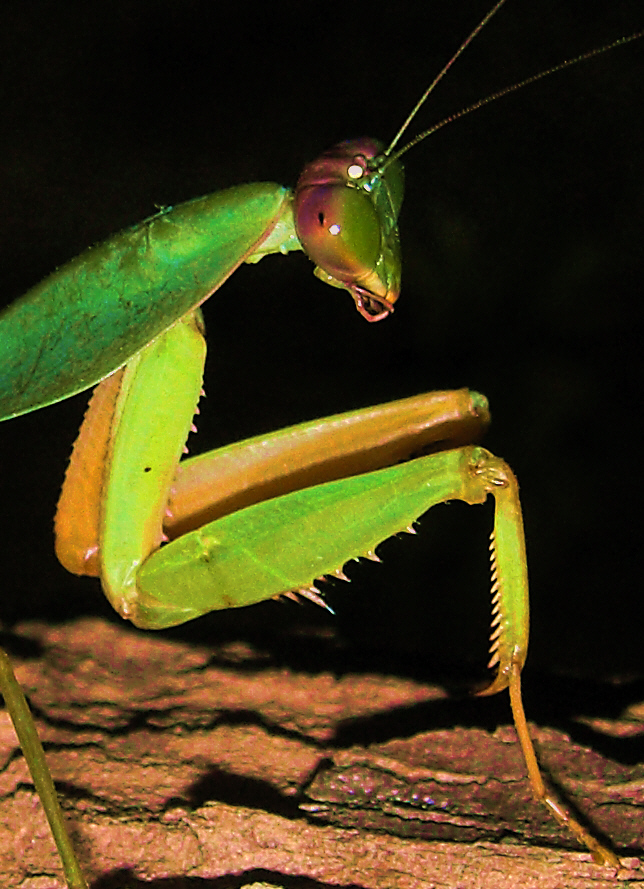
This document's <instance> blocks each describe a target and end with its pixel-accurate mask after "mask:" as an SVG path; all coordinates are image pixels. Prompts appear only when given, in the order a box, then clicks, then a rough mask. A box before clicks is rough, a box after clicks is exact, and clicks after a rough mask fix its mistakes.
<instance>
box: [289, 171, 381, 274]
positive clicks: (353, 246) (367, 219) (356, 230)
mask: <svg viewBox="0 0 644 889" xmlns="http://www.w3.org/2000/svg"><path fill="white" fill-rule="evenodd" d="M295 227H296V229H297V234H298V237H299V239H300V241H301V243H302V246H303V247H304V250H305V252H306V253H307V254H308V256H309V257H310V259H312V260H313V262H314V263H315V264H316V265H317V266H319V267H320V268H321V269H323V270H324V271H325V272H327V274H329V275H332V276H333V277H334V278H337V279H338V280H340V281H343V282H345V283H348V284H351V283H354V282H355V281H356V280H357V279H359V278H361V277H363V276H364V275H365V273H368V272H371V271H373V270H374V269H375V267H376V263H377V261H378V258H379V256H380V250H381V232H380V222H379V219H378V215H377V213H376V210H375V208H374V206H373V202H372V200H371V198H370V197H369V196H368V195H367V194H366V193H365V192H363V191H360V190H359V189H357V188H351V187H348V186H346V185H337V184H333V185H311V186H307V187H304V188H302V189H301V190H300V191H299V192H298V194H297V196H296V198H295Z"/></svg>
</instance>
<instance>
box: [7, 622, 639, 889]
mask: <svg viewBox="0 0 644 889" xmlns="http://www.w3.org/2000/svg"><path fill="white" fill-rule="evenodd" d="M11 638H12V639H13V641H14V645H13V648H14V649H16V648H19V647H20V646H19V645H16V643H19V642H20V640H22V645H23V649H22V650H23V655H26V656H23V657H18V656H16V653H15V650H14V651H13V652H12V654H13V659H14V663H15V666H16V673H17V676H18V679H19V681H20V682H21V683H22V684H23V687H24V688H25V691H26V692H27V694H28V695H29V697H30V700H31V703H32V707H33V709H34V710H35V712H36V715H37V717H38V726H39V731H40V733H41V737H42V739H43V741H44V742H45V745H46V748H47V751H48V758H49V762H50V765H51V768H52V772H53V775H54V778H55V780H56V782H57V784H58V786H59V787H60V790H61V793H62V797H63V804H64V807H65V811H66V813H67V816H68V820H69V824H70V827H71V829H72V830H73V833H74V836H75V839H76V844H77V848H78V850H79V856H80V858H81V861H82V863H83V866H84V868H85V871H86V873H87V875H88V877H89V878H90V881H91V885H92V886H93V887H94V889H116V887H124V886H130V887H137V886H143V885H145V886H150V885H151V886H153V887H154V886H156V887H164V889H179V887H188V886H190V887H195V886H204V887H205V886H209V887H217V889H223V887H229V886H230V887H237V886H242V885H246V884H247V883H251V882H252V881H253V880H260V879H261V880H265V881H266V882H268V883H272V884H274V885H280V886H285V887H304V886H325V885H333V886H361V887H374V889H375V887H383V889H384V887H388V889H391V887H394V889H398V887H401V889H403V887H417V886H426V887H448V886H449V887H451V889H454V887H463V889H466V887H467V889H469V887H478V886H485V887H492V889H494V887H511V886H512V887H515V886H517V885H521V886H525V887H532V886H536V884H537V881H539V883H540V885H541V886H545V887H553V889H554V887H564V886H565V887H570V889H578V887H579V889H581V887H608V886H614V885H615V882H616V880H617V881H620V882H624V883H625V884H626V885H634V884H635V883H639V882H644V869H643V868H642V867H641V865H640V862H639V859H638V856H639V855H640V854H641V853H642V850H643V849H644V765H643V764H642V759H644V757H643V756H642V750H643V748H644V704H643V703H642V698H643V697H644V695H643V694H642V691H643V688H642V683H641V682H640V683H637V682H633V683H631V684H630V685H623V686H621V687H620V688H618V689H615V690H613V691H612V692H611V693H608V692H605V694H604V697H603V698H602V695H601V693H600V691H598V690H597V689H594V690H590V691H589V690H588V689H586V690H584V689H583V688H582V689H581V690H580V687H575V688H569V695H570V698H571V700H570V701H569V702H568V705H567V709H568V710H569V711H570V713H572V717H574V718H572V717H571V718H570V722H569V724H567V725H566V729H567V731H564V730H563V729H562V727H561V726H560V725H556V726H555V725H553V724H547V725H541V726H540V725H536V726H535V725H533V736H534V738H535V741H536V743H537V746H538V752H539V755H540V758H541V762H542V764H543V765H544V766H545V767H546V768H547V769H548V771H549V774H550V776H551V778H552V779H553V780H556V781H557V783H558V784H559V786H560V788H561V789H562V790H563V791H564V793H565V795H566V798H567V799H568V800H569V801H571V802H573V804H574V805H575V806H576V807H577V809H578V811H580V812H581V813H582V815H583V816H584V817H585V818H586V819H587V820H588V821H590V823H592V824H593V825H594V826H595V827H596V828H597V829H598V830H599V832H600V833H603V834H604V835H605V836H608V837H610V838H611V840H612V841H613V842H614V844H615V846H616V848H617V849H618V851H619V852H620V854H621V856H622V864H623V867H622V870H621V871H620V872H619V873H618V874H615V873H614V872H613V871H612V870H611V869H607V868H601V867H598V866H596V865H594V864H593V863H592V861H591V860H590V856H589V855H588V854H587V853H586V852H584V851H581V850H579V849H577V848H576V847H575V844H574V841H573V840H571V839H570V838H569V837H568V836H566V835H565V834H564V833H563V831H562V830H561V829H560V828H558V826H557V825H556V824H555V823H554V821H552V820H551V819H549V817H548V815H547V813H546V812H545V810H542V807H541V806H539V805H538V804H537V803H535V802H534V801H533V800H532V798H531V793H530V788H529V785H528V782H527V779H526V778H525V776H524V767H523V761H522V759H521V756H520V752H519V749H518V745H517V744H516V742H515V737H514V732H513V730H512V728H511V727H510V725H509V724H508V719H509V715H508V708H507V702H506V701H505V700H501V697H502V696H499V701H496V702H495V701H491V702H487V701H486V702H483V701H481V700H471V699H470V700H466V701H455V700H453V699H451V698H449V697H448V696H447V694H446V692H445V691H444V690H443V689H441V688H439V687H436V686H432V685H428V684H424V683H422V682H419V681H417V680H414V679H410V678H408V677H406V676H402V675H379V674H376V673H373V672H366V671H356V672H351V671H347V672H344V671H338V669H337V664H336V667H335V672H333V673H332V672H328V671H327V672H325V671H324V667H323V663H322V660H321V663H320V670H319V671H317V672H316V671H313V670H312V669H310V667H309V668H307V669H306V670H296V669H294V668H292V667H285V666H283V665H280V664H279V663H276V662H275V659H274V658H272V657H271V655H270V654H267V653H266V652H265V651H261V650H259V649H257V648H255V647H253V646H251V645H250V644H249V643H247V642H238V643H233V642H228V643H227V644H224V645H219V646H214V647H213V646H208V645H204V644H192V643H189V642H186V641H181V640H175V639H173V638H168V637H167V636H159V635H155V634H152V633H149V634H144V633H140V632H138V631H136V630H133V629H131V628H129V627H127V626H125V625H122V626H121V625H115V624H109V623H107V622H104V621H102V620H99V619H84V620H79V621H77V622H74V623H72V624H69V625H63V626H59V627H51V626H46V625H44V624H29V625H23V626H21V627H18V628H16V631H15V634H14V635H13V636H12V637H11ZM314 647H315V645H314V643H311V648H314ZM10 648H11V646H10ZM551 691H552V690H550V692H551ZM575 700H576V701H577V706H574V704H573V702H574V701H575ZM593 701H594V702H595V705H594V706H588V705H589V702H590V704H592V702H593ZM489 708H492V709H491V710H490V709H489ZM585 711H586V712H585ZM538 712H539V710H538V707H537V714H538ZM589 713H590V715H589ZM528 716H529V718H530V717H531V716H533V717H534V716H535V713H534V712H533V713H531V712H530V702H529V703H528ZM539 721H541V720H539ZM497 722H498V723H499V724H498V725H497ZM495 726H496V727H495ZM0 755H1V757H2V765H3V768H2V772H1V773H0V885H3V886H20V887H28V889H49V887H52V889H53V887H60V886H62V885H64V884H63V883H62V879H61V876H60V866H59V863H58V860H57V856H56V853H55V850H54V847H53V842H52V840H51V839H50V836H49V832H48V829H47V826H46V823H45V819H44V815H43V813H42V811H41V809H40V806H39V803H38V800H37V798H36V797H35V795H34V792H33V788H32V786H31V782H30V779H29V775H28V772H27V769H26V765H25V762H24V760H23V758H22V755H21V754H20V753H19V751H18V749H17V746H16V741H15V736H14V733H13V729H12V727H11V724H10V722H9V718H8V715H7V714H6V713H3V714H2V720H1V722H0Z"/></svg>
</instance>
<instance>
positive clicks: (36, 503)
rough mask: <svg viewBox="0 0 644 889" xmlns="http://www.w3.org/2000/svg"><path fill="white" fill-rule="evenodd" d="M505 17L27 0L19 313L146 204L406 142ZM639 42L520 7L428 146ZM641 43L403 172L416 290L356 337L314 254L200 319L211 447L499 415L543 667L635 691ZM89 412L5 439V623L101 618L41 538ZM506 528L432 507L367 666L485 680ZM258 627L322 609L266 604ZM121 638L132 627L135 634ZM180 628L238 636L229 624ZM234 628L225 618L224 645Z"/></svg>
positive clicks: (16, 10)
mask: <svg viewBox="0 0 644 889" xmlns="http://www.w3.org/2000/svg"><path fill="white" fill-rule="evenodd" d="M487 8H488V3H487V2H478V0H467V2H454V0H435V2H426V3H423V4H419V3H418V2H413V3H411V2H406V0H403V2H398V3H396V4H394V6H393V7H392V8H391V9H389V11H388V12H387V14H386V15H382V16H381V17H378V16H376V14H375V11H374V10H373V9H372V12H373V18H369V9H370V7H369V5H367V4H354V5H348V6H346V7H345V8H342V7H340V6H339V5H338V4H319V5H316V6H313V5H312V4H311V5H308V4H290V3H279V2H278V3H273V4H267V5H266V6H265V7H264V9H263V10H260V11H257V10H256V9H254V10H253V11H252V12H251V5H250V4H243V3H238V4H226V5H224V4H221V3H209V2H204V0H202V2H196V0H186V2H183V3H181V4H176V3H172V2H149V0H147V2H146V0H136V2H134V0H130V2H127V0H115V2H111V3H109V4H108V3H103V2H97V3H93V4H91V5H90V4H82V3H67V4H58V3H53V2H52V3H49V2H33V3H29V4H9V5H8V7H5V8H4V11H3V28H2V33H1V35H0V109H1V110H0V115H1V119H2V129H3V131H4V135H3V139H2V152H1V154H0V194H1V196H2V197H1V201H2V214H1V219H0V225H1V226H2V228H1V233H0V251H1V257H0V276H1V286H0V300H2V302H3V303H9V302H10V301H11V300H12V299H13V298H15V297H17V296H18V295H20V294H21V293H22V292H24V291H25V290H27V289H28V288H29V287H30V286H31V285H32V284H34V283H36V282H37V281H38V280H40V279H41V278H42V277H43V276H44V275H45V274H46V273H47V272H49V271H51V270H52V269H53V268H54V267H55V266H56V265H57V264H60V263H61V262H63V261H65V260H66V259H68V258H70V257H71V256H73V255H75V254H76V253H78V252H80V251H81V250H82V249H83V248H84V247H86V246H88V245H89V244H91V243H93V242H96V241H99V240H101V239H103V238H105V237H107V236H108V235H109V234H111V233H112V232H114V231H117V230H119V229H120V228H122V227H125V226H127V225H130V224H132V223H134V222H136V221H138V220H139V219H142V218H144V217H146V216H148V215H150V214H151V213H153V212H154V211H155V208H156V207H157V206H158V205H168V204H176V203H179V202H180V201H182V200H186V199H189V198H191V197H194V196H196V195H199V194H203V193H207V192H210V191H215V190H217V189H220V188H223V187H226V186H229V185H233V184H236V183H239V182H246V181H258V180H274V181H277V182H281V183H283V184H286V185H292V184H294V182H295V180H296V179H297V176H298V173H299V170H300V168H301V167H302V165H303V164H304V163H305V162H306V161H308V160H311V159H313V158H314V157H315V156H316V154H317V153H319V152H320V151H321V150H323V149H324V148H326V147H328V146H329V145H331V144H333V143H334V142H336V141H338V140H340V139H343V138H348V137H353V136H359V135H365V134H366V135H373V136H378V137H380V138H383V139H385V140H386V139H387V138H390V137H391V135H393V133H394V132H395V131H396V129H397V127H398V126H399V125H400V123H401V121H402V119H403V118H404V116H405V115H406V114H407V112H408V110H409V109H410V107H411V106H412V105H413V103H414V102H415V100H416V98H417V96H418V95H419V93H420V92H422V90H423V89H424V88H425V86H426V84H427V83H428V82H429V80H431V78H432V77H433V76H434V74H435V73H436V72H437V71H438V70H439V68H440V67H441V66H442V65H443V63H444V61H445V60H446V58H447V57H448V56H449V55H450V54H451V52H453V50H454V49H455V48H456V47H457V46H458V44H459V43H460V42H461V40H462V39H463V38H464V37H465V35H466V34H467V33H468V31H469V30H470V29H471V28H472V27H473V26H474V24H475V23H476V22H477V20H478V19H479V18H481V17H482V15H483V14H484V13H485V12H486V11H487ZM642 27H644V14H643V13H642V7H641V2H640V0H621V2H620V0H606V2H602V3H600V2H596V3H588V2H585V0H583V2H582V0H579V2H573V0H542V2H540V3H538V4H534V3H531V2H526V0H511V2H508V4H507V6H506V7H505V8H504V9H503V10H502V11H501V12H500V13H499V14H498V15H497V17H496V18H495V19H494V20H493V22H492V23H491V24H490V25H489V26H488V27H487V29H486V30H485V31H484V33H483V34H482V35H481V36H480V37H479V38H478V39H477V41H475V43H474V45H473V46H472V47H471V48H470V50H469V51H468V52H467V53H466V55H465V56H464V57H463V58H462V59H461V60H460V61H459V62H458V64H457V65H456V66H455V68H454V69H453V71H452V72H451V73H450V74H449V76H448V78H447V79H446V80H445V81H444V83H442V84H441V86H440V87H439V88H438V90H437V91H436V94H435V98H433V99H432V100H431V103H430V104H429V105H428V106H427V107H426V108H425V109H424V110H423V112H422V115H421V118H420V120H419V122H418V124H415V125H414V127H415V131H417V130H418V129H420V128H422V127H424V126H428V125H429V124H431V123H432V122H434V121H435V120H438V119H440V118H441V117H443V116H445V115H447V114H449V113H451V112H454V111H456V110H458V109H459V108H461V107H462V106H463V105H465V104H467V103H469V102H471V101H474V100H476V99H478V98H480V97H481V96H483V95H485V94H487V93H489V92H491V91H494V90H495V89H498V88H499V87H502V86H504V85H506V84H507V83H511V82H513V81H515V80H518V79H521V78H522V77H525V76H527V75H530V74H532V73H534V72H536V71H538V70H540V69H542V68H544V67H547V66H549V65H552V64H555V63H557V62H558V61H561V60H562V59H564V58H568V57H571V56H574V55H575V54H576V53H580V52H582V51H584V50H586V49H589V48H592V47H595V46H598V45H601V44H603V43H606V42H609V41H611V40H613V39H615V38H617V37H620V36H622V35H625V34H628V33H631V32H632V31H634V30H637V29H638V28H642ZM643 105H644V42H638V43H635V44H633V45H631V46H629V47H626V48H620V49H617V50H615V51H612V52H610V53H608V54H606V55H604V56H602V57H600V58H599V59H595V60H593V61H591V62H588V63H584V64H582V65H579V66H577V67H575V68H574V69H572V70H570V71H567V72H565V73H563V74H560V75H557V76H554V77H552V78H549V79H547V80H546V81H544V82H542V83H540V84H538V85H536V86H532V87H529V88H527V89H525V90H522V91H520V92H519V93H518V94H515V95H514V96H512V97H510V98H506V99H503V100H502V101H500V102H498V103H495V104H494V105H493V106H491V107H489V108H487V109H484V110H483V111H480V112H478V113H476V114H474V115H471V116H470V117H467V118H466V119H465V120H462V121H459V122H458V123H455V124H454V125H453V126H450V127H447V128H446V129H444V130H442V131H441V132H440V133H439V134H437V135H436V136H434V137H433V138H432V139H431V140H429V141H427V142H425V143H424V144H423V145H422V147H419V148H417V149H415V150H414V151H413V152H412V153H411V154H409V155H408V157H407V158H406V162H405V163H406V173H407V196H406V201H405V204H404V206H403V211H402V216H401V219H400V229H401V238H402V245H403V261H404V265H403V291H402V296H401V299H400V301H399V304H398V307H397V310H396V313H395V315H394V316H393V317H392V318H391V319H389V320H387V321H385V322H383V323H381V324H378V325H368V324H366V323H365V322H364V321H363V320H362V319H361V318H360V317H359V315H358V314H357V313H356V312H355V310H354V308H353V305H352V303H351V301H350V300H349V298H348V297H347V296H345V295H344V294H342V293H341V292H340V291H333V290H331V289H329V288H325V287H324V286H323V285H322V284H321V283H320V282H318V281H317V280H316V279H314V278H313V277H312V276H311V274H310V272H311V267H310V263H309V262H308V260H307V259H306V258H304V257H303V256H302V255H298V254H293V255H291V256H289V257H287V258H282V257H270V258H267V259H264V260H262V262H261V263H260V264H259V265H257V266H256V267H252V268H251V267H245V268H243V269H242V270H240V271H239V272H238V273H236V274H235V276H234V277H233V278H232V279H231V281H229V282H228V283H227V284H226V285H225V287H224V288H223V289H222V291H221V292H220V293H218V294H216V295H215V296H214V297H213V298H212V299H211V300H210V302H209V303H208V304H207V305H206V307H205V312H206V322H207V325H208V337H209V346H210V352H209V363H208V367H207V377H206V390H207V394H208V399H207V401H206V402H205V403H204V404H203V405H202V414H201V417H200V419H199V428H200V433H201V434H200V436H199V438H198V439H197V438H193V439H192V440H191V447H192V448H197V447H199V448H204V449H205V448H208V447H213V446H215V445H217V444H221V443H226V442H229V441H233V440H236V439H239V438H241V437H244V436H247V435H251V434H255V433H258V432H261V431H264V430H268V429H273V428H278V427H280V426H283V425H286V424H289V423H295V422H298V421H300V420H305V419H310V418H313V417H316V416H321V415H324V414H325V413H334V412H337V411H339V410H345V409H350V408H354V407H359V406H362V405H367V404H370V403H375V402H379V401H386V400H388V399H392V398H397V397H403V396H407V395H411V394H414V393H416V392H419V391H422V390H426V389H432V388H453V387H460V386H464V385H467V386H470V387H472V388H475V389H478V390H480V391H482V392H485V393H486V395H487V396H488V397H489V399H490V402H491V406H492V413H493V419H494V423H493V427H492V429H491V431H490V434H489V436H488V438H487V439H486V445H487V446H488V447H489V448H490V449H492V450H493V451H495V452H496V453H498V454H501V455H503V456H504V457H506V458H507V460H508V461H509V462H510V464H511V465H512V466H513V468H514V469H515V471H516V473H517V475H518V477H519V480H520V482H521V486H522V498H523V505H524V511H525V523H526V532H527V539H528V554H529V561H530V569H531V584H532V586H531V594H532V603H533V612H532V641H531V658H530V662H529V666H530V669H532V670H533V671H535V670H541V671H567V672H573V673H576V674H580V675H586V676H588V675H600V676H606V677H607V676H622V677H628V676H633V675H641V671H642V661H643V656H642V646H641V638H642V617H643V611H644V608H643V605H642V588H641V587H642V585H641V580H640V578H641V570H642V562H641V553H640V550H641V543H640V541H641V523H640V513H641V510H642V508H643V500H642V483H641V473H642V470H641V461H640V452H639V448H640V441H641V434H640V430H641V421H640V413H641V403H642V397H641V381H642V374H641V362H642V358H641V353H642V349H641V341H642V328H641V308H640V293H641V289H642V271H643V266H644V263H643V262H642V241H643V235H644V209H643V203H642V199H643V197H644V166H643V164H642V147H643V141H644V140H643V133H642V123H641V121H642V108H643ZM85 400H86V399H85V397H84V396H79V397H77V398H74V399H71V400H70V401H68V402H65V403H61V404H59V405H56V406H53V407H50V408H48V409H46V410H43V411H39V412H37V413H35V414H32V415H29V416H26V417H23V418H20V419H18V420H14V421H11V422H8V423H5V424H3V426H2V429H1V430H0V432H1V434H0V455H1V460H2V468H1V470H0V471H1V473H2V479H1V481H0V490H1V492H2V513H1V522H2V528H1V534H2V536H1V538H0V540H1V542H0V563H1V569H0V570H1V574H0V576H1V577H2V587H3V597H2V602H1V603H0V617H1V618H2V619H3V620H4V621H5V622H8V623H11V622H13V621H16V620H21V619H26V618H32V617H41V618H47V619H57V618H61V617H70V616H74V615H80V614H87V613H96V612H100V613H104V614H108V613H110V611H109V606H108V605H107V604H106V603H104V602H103V599H102V596H101V593H100V591H99V589H98V585H97V584H96V583H95V582H94V581H91V580H90V581H87V580H79V579H77V578H73V577H70V576H69V575H67V574H66V573H65V572H64V571H63V570H62V569H61V568H59V567H58V565H57V564H56V562H55V559H54V556H53V543H52V536H51V522H52V517H53V512H54V508H55V502H56V498H57V493H58V489H59V486H60V483H61V480H62V474H63V471H64V467H65V465H66V461H67V455H68V453H69V450H70V447H71V444H72V442H73V439H74V437H75V434H76V430H77V427H78V425H79V423H80V420H81V418H82V414H83V410H84V406H85ZM490 521H491V513H490V512H489V511H488V512H487V513H486V512H485V510H483V509H480V508H479V509H471V508H467V507H461V506H460V505H458V504H455V505H451V506H450V507H440V508H437V509H435V510H433V511H432V512H431V513H430V514H429V515H428V516H426V517H425V519H424V520H423V522H422V523H421V533H420V535H419V536H418V537H417V538H416V539H411V538H405V539H404V540H402V539H401V540H395V541H392V542H390V543H388V544H386V545H384V546H383V547H381V550H380V552H381V554H382V555H384V557H385V565H384V566H376V565H364V566H363V568H362V569H360V568H358V567H357V566H355V567H352V568H351V569H350V573H351V574H352V575H353V576H354V577H355V578H357V579H356V580H355V581H354V583H353V584H352V586H351V587H348V586H342V585H340V586H336V587H333V589H332V590H331V591H330V592H329V594H328V598H329V601H330V602H331V603H332V604H333V607H334V608H335V609H336V612H337V617H336V618H332V617H330V616H327V615H324V614H323V613H322V612H321V611H320V612H319V616H318V618H317V619H318V620H319V621H321V622H322V623H328V624H329V625H330V626H333V627H335V628H337V630H338V632H339V633H340V634H341V636H342V637H343V638H344V640H345V642H346V644H347V645H348V646H349V648H350V649H351V650H363V651H372V652H375V653H376V661H375V662H376V663H377V662H378V658H381V660H382V663H384V662H385V660H386V659H387V658H396V657H399V658H403V659H404V658H410V659H412V660H414V661H416V663H417V664H419V665H420V668H421V669H426V670H427V671H430V668H433V666H434V665H439V667H440V668H443V667H444V668H445V669H446V670H449V669H452V668H453V669H457V667H458V665H460V664H463V663H465V664H469V663H476V664H478V665H479V666H480V665H481V664H484V662H485V656H486V649H487V639H486V637H487V621H488V613H489V597H488V588H489V579H488V573H487V572H488V569H487V534H488V532H489V527H490ZM254 612H255V613H256V614H258V615H260V616H261V617H260V621H261V623H262V626H263V628H264V630H265V632H266V633H267V634H268V635H269V636H270V634H271V632H274V633H275V634H276V635H278V634H279V628H280V625H281V623H282V622H283V621H285V620H287V621H289V620H290V621H292V620H297V619H299V620H304V621H307V620H309V619H310V613H309V611H308V610H303V609H297V608H296V606H279V605H276V604H274V603H267V605H265V606H259V607H258V608H256V609H254ZM114 619H117V618H116V617H115V618H114ZM204 620H205V623H204V622H203V621H202V622H201V623H200V624H198V625H196V626H194V625H193V626H192V627H187V628H186V629H185V630H184V632H186V633H190V632H199V628H200V627H201V631H202V632H204V633H206V634H208V633H212V634H213V635H214V634H216V633H222V632H225V633H229V634H230V635H232V636H233V637H235V635H236V634H239V633H241V632H242V631H243V626H244V625H245V622H246V621H248V620H249V618H248V617H247V616H246V615H243V614H242V613H241V612H237V613H235V614H232V615H228V616H226V615H214V616H212V617H209V618H206V619H204ZM222 628H223V629H222Z"/></svg>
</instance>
